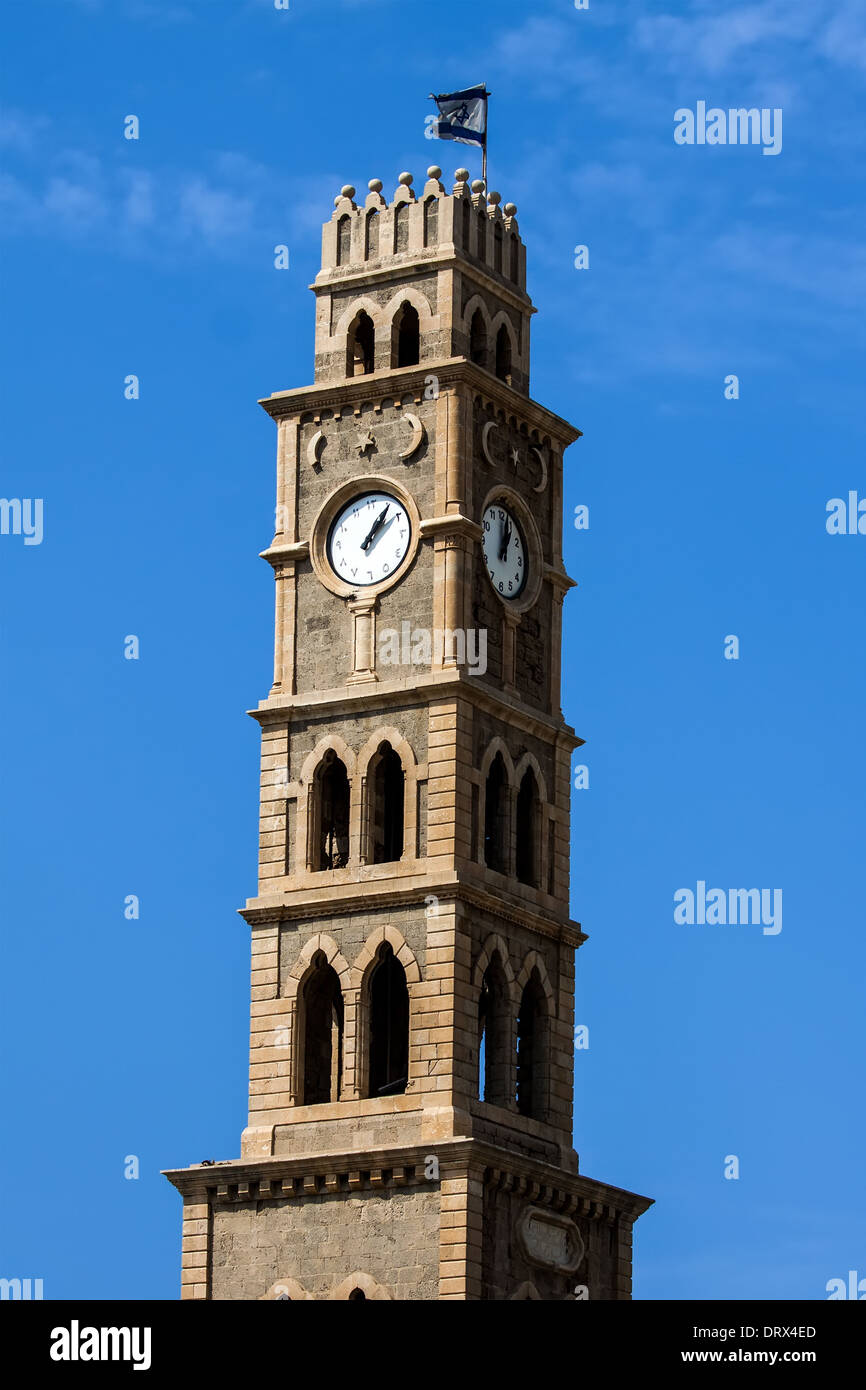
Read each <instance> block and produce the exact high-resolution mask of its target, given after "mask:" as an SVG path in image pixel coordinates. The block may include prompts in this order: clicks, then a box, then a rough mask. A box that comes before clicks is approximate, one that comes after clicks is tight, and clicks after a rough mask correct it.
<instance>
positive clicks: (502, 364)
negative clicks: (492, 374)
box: [496, 323, 511, 386]
mask: <svg viewBox="0 0 866 1390" xmlns="http://www.w3.org/2000/svg"><path fill="white" fill-rule="evenodd" d="M496 375H497V376H498V377H499V380H500V381H505V382H507V383H508V385H509V386H510V385H511V337H510V335H509V332H508V329H507V328H506V327H505V324H504V323H503V325H502V327H501V328H500V330H499V332H498V333H497V335H496Z"/></svg>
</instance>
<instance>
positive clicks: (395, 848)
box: [368, 740, 406, 864]
mask: <svg viewBox="0 0 866 1390" xmlns="http://www.w3.org/2000/svg"><path fill="white" fill-rule="evenodd" d="M405 780H406V779H405V776H404V773H403V764H402V762H401V761H400V755H399V753H395V751H394V749H393V748H392V747H391V745H390V743H388V742H387V740H386V741H385V742H384V743H382V744H380V746H379V750H378V752H377V754H376V757H375V759H374V761H373V764H372V766H371V768H370V773H369V785H370V789H371V792H372V796H371V799H370V850H369V851H368V858H369V860H370V861H371V862H372V863H374V864H391V863H394V862H395V861H396V860H398V859H399V858H400V856H401V855H402V853H403V808H404V801H405Z"/></svg>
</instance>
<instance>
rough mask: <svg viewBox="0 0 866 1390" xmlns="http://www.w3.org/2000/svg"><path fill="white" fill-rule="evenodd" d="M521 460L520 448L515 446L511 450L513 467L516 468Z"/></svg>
mask: <svg viewBox="0 0 866 1390" xmlns="http://www.w3.org/2000/svg"><path fill="white" fill-rule="evenodd" d="M519 462H520V450H519V449H518V448H517V447H516V446H515V448H513V449H512V450H511V467H512V468H516V467H517V465H518V464H519Z"/></svg>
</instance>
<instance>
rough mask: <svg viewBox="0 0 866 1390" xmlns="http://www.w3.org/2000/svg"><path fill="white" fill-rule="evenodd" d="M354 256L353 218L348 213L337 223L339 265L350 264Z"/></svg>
mask: <svg viewBox="0 0 866 1390" xmlns="http://www.w3.org/2000/svg"><path fill="white" fill-rule="evenodd" d="M351 256H352V219H351V217H350V216H349V214H348V213H344V215H343V216H342V217H341V218H340V220H339V222H338V223H337V265H348V264H349V261H350V260H351Z"/></svg>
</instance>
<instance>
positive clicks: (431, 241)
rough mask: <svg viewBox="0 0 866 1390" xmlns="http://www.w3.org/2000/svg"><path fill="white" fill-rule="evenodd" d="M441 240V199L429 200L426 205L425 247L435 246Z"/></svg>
mask: <svg viewBox="0 0 866 1390" xmlns="http://www.w3.org/2000/svg"><path fill="white" fill-rule="evenodd" d="M438 240H439V199H438V198H435V197H433V198H428V199H427V200H426V201H425V203H424V245H425V246H435V245H436V242H437V241H438Z"/></svg>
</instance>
